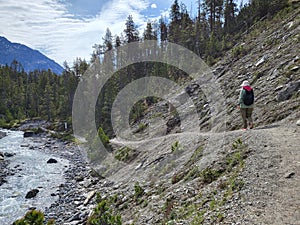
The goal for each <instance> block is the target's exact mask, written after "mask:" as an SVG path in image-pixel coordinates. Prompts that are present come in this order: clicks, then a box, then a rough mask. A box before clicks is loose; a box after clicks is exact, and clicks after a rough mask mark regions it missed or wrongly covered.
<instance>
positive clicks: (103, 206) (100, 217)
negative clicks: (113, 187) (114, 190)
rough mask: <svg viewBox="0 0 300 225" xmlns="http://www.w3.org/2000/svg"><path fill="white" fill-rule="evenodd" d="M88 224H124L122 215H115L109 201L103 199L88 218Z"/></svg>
mask: <svg viewBox="0 0 300 225" xmlns="http://www.w3.org/2000/svg"><path fill="white" fill-rule="evenodd" d="M87 225H122V221H121V216H120V215H114V214H113V211H112V210H111V209H110V208H109V206H108V204H107V201H106V200H102V201H101V202H100V203H99V204H98V205H97V207H96V208H95V209H94V212H93V214H92V215H91V216H90V217H89V218H88V221H87Z"/></svg>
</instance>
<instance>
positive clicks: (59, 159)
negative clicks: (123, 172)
mask: <svg viewBox="0 0 300 225" xmlns="http://www.w3.org/2000/svg"><path fill="white" fill-rule="evenodd" d="M40 125H41V123H40V122H39V123H36V122H35V123H31V124H29V123H26V124H23V125H22V126H21V127H20V128H19V129H18V130H21V131H25V130H28V129H36V128H38V127H37V126H40ZM13 132H20V131H11V133H13ZM9 135H10V131H8V136H9ZM6 138H8V137H6ZM21 139H23V140H22V141H20V143H18V147H20V148H21V147H22V150H23V149H26V150H28V151H30V154H45V157H44V158H43V159H41V160H40V161H43V163H44V164H43V165H44V166H46V165H47V166H48V165H50V164H49V163H47V164H46V161H47V162H49V161H51V159H52V164H51V168H54V170H56V169H57V171H56V172H55V173H57V176H62V177H63V178H64V179H63V180H61V181H60V182H59V184H58V185H56V184H54V186H55V187H56V188H53V189H51V190H47V188H46V186H49V185H51V183H55V182H57V181H55V178H50V177H49V179H48V180H47V182H46V181H45V182H44V183H43V182H42V183H39V184H38V185H37V186H35V187H34V189H36V190H39V192H38V193H37V195H36V196H35V197H33V198H32V199H31V200H30V201H29V200H26V204H25V205H23V206H22V207H24V208H26V211H28V210H30V209H37V210H42V211H43V212H44V214H45V217H46V218H48V219H49V218H50V219H55V221H56V224H68V223H70V224H83V223H84V221H86V220H87V217H88V215H89V214H90V212H91V211H92V208H93V207H92V206H89V205H88V204H87V203H85V204H84V202H85V201H86V198H87V197H88V196H87V195H88V194H89V193H88V191H87V190H86V188H87V187H88V186H90V185H92V183H93V184H96V183H97V182H98V181H99V179H98V178H93V177H92V176H90V175H91V169H90V168H89V166H88V164H87V162H86V159H85V156H84V154H82V152H81V151H80V150H79V148H78V146H77V145H76V144H75V143H72V142H69V141H62V140H59V139H57V138H53V137H51V135H49V134H48V133H45V132H44V133H43V132H42V133H39V134H36V135H33V136H32V137H27V138H23V137H21ZM3 141H5V139H3ZM3 145H4V144H1V149H0V152H1V151H3V149H4V146H3ZM6 145H9V144H6ZM7 149H8V147H7V148H6V149H4V151H3V152H4V154H6V156H5V157H4V159H3V160H1V161H0V169H1V174H0V189H1V188H2V189H10V187H6V186H8V185H10V184H11V180H12V179H20V177H24V173H26V169H25V168H22V166H23V165H19V164H21V163H19V164H18V165H15V164H16V162H15V161H16V158H18V157H21V153H20V154H19V152H18V151H19V150H18V151H17V152H16V153H14V154H8V153H7ZM8 156H10V157H8ZM31 164H32V165H35V164H36V163H35V162H31ZM62 165H63V167H64V168H63V169H62V170H61V168H59V167H60V166H62ZM36 169H37V170H38V169H39V168H36ZM34 173H35V172H32V174H34ZM28 177H30V176H29V175H28ZM58 179H59V178H58ZM22 181H23V180H22ZM24 182H25V181H24ZM7 183H8V184H7ZM2 185H4V186H2ZM28 190H29V189H27V190H26V192H27V191H28ZM1 192H2V191H1ZM43 192H44V194H45V195H47V196H48V197H49V202H48V203H43V204H44V205H45V207H42V208H41V207H39V203H38V201H40V196H41V193H43ZM45 192H47V193H45ZM25 194H26V193H25V192H24V191H20V193H18V197H20V198H22V201H23V200H24V199H25ZM23 195H24V196H23ZM2 198H3V199H2V200H1V201H6V200H7V201H8V199H10V197H7V199H5V196H2ZM12 199H13V198H12ZM53 199H54V200H53ZM13 200H14V201H15V199H13ZM24 201H25V200H24ZM10 207H13V206H10ZM8 208H9V207H8ZM5 210H6V209H5ZM5 210H3V209H2V211H5ZM7 210H10V209H7ZM3 213H4V212H3ZM0 217H1V215H0ZM19 218H20V215H18V216H16V217H15V218H14V219H15V220H17V219H19ZM0 219H1V218H0ZM11 222H12V221H11V220H9V219H7V220H6V219H5V216H4V219H3V215H2V220H1V224H3V225H6V224H7V225H8V224H11Z"/></svg>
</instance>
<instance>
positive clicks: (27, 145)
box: [21, 144, 29, 148]
mask: <svg viewBox="0 0 300 225" xmlns="http://www.w3.org/2000/svg"><path fill="white" fill-rule="evenodd" d="M21 147H22V148H27V147H29V144H21Z"/></svg>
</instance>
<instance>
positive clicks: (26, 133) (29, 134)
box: [23, 130, 34, 138]
mask: <svg viewBox="0 0 300 225" xmlns="http://www.w3.org/2000/svg"><path fill="white" fill-rule="evenodd" d="M23 136H24V138H26V137H33V136H34V132H33V131H31V130H28V131H25V132H24V134H23Z"/></svg>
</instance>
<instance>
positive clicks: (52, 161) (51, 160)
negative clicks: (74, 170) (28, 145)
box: [47, 158, 57, 163]
mask: <svg viewBox="0 0 300 225" xmlns="http://www.w3.org/2000/svg"><path fill="white" fill-rule="evenodd" d="M47 163H57V160H56V159H52V158H51V159H49V160H48V161H47Z"/></svg>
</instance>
